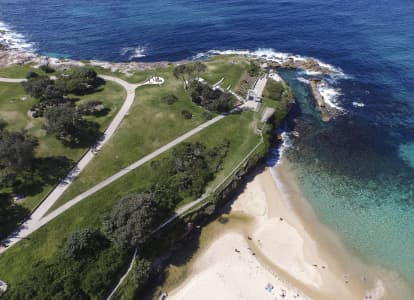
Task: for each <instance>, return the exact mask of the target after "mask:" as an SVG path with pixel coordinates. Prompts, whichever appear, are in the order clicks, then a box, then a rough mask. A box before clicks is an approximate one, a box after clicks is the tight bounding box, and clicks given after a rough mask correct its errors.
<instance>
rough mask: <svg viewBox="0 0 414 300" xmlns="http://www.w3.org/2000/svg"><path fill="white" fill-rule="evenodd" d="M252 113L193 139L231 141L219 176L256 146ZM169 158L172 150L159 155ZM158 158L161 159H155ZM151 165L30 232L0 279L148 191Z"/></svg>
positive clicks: (10, 254)
mask: <svg viewBox="0 0 414 300" xmlns="http://www.w3.org/2000/svg"><path fill="white" fill-rule="evenodd" d="M252 119H253V116H252V113H247V114H243V115H232V116H229V117H227V118H226V119H224V120H222V121H220V122H218V123H217V124H215V125H213V126H211V127H209V128H208V129H206V130H205V131H202V132H200V133H199V134H198V135H197V136H195V137H193V138H192V140H193V141H196V140H198V141H200V142H204V143H205V144H207V145H208V146H210V147H213V146H215V145H220V144H221V143H222V142H223V140H224V139H225V138H228V139H229V140H230V142H231V147H230V151H229V154H228V155H227V157H226V159H225V162H224V164H223V166H224V169H223V170H221V171H220V172H219V174H218V175H217V176H218V177H224V176H226V175H227V174H228V173H229V172H230V171H231V170H232V169H233V168H234V167H235V166H236V165H237V164H238V162H239V161H238V160H239V159H240V158H242V157H244V156H245V155H246V154H247V153H248V152H249V151H250V150H251V148H252V147H253V146H254V145H255V144H256V143H257V141H258V137H257V136H256V135H255V134H254V133H253V131H252V130H251V128H252V124H251V122H252ZM167 155H171V151H169V152H167V153H165V154H163V155H162V157H166V156H167ZM158 159H160V158H158ZM152 173H153V172H151V167H150V164H149V163H147V164H146V165H144V166H142V167H141V168H138V169H136V170H134V171H133V172H131V173H129V174H128V175H126V176H124V177H122V178H121V179H119V180H118V181H116V182H114V183H113V184H111V185H109V186H108V187H106V188H105V189H103V190H101V191H99V192H97V193H96V194H94V195H92V196H91V197H89V198H88V199H85V200H84V201H82V202H81V203H79V204H78V205H76V206H75V207H73V208H71V209H70V210H68V211H67V212H65V213H64V214H62V215H61V216H59V217H58V218H56V219H55V220H53V221H52V222H50V223H49V224H47V225H46V226H44V227H42V228H41V229H39V230H38V231H36V232H35V233H33V234H32V235H31V236H30V237H29V238H28V239H27V240H24V241H21V242H20V243H19V244H17V245H16V246H14V247H13V248H11V249H10V250H9V251H7V252H6V253H4V254H3V255H1V256H0V278H1V279H2V280H5V281H7V282H9V283H11V284H13V283H15V282H17V281H18V279H19V278H20V277H21V275H22V274H23V273H24V272H25V271H27V268H28V266H31V265H32V264H33V263H35V262H36V261H38V260H39V259H46V260H50V259H53V257H54V256H55V254H56V252H57V251H58V250H59V245H60V244H62V242H63V240H64V239H65V238H66V237H67V236H68V234H69V233H70V232H72V231H73V230H76V229H79V228H82V227H85V226H92V227H99V226H100V223H101V218H102V216H103V215H104V214H105V213H107V212H109V211H110V209H111V207H112V206H113V204H114V203H115V202H116V200H118V199H119V198H120V197H122V196H124V195H127V194H130V193H133V192H141V191H144V190H145V189H147V188H148V187H149V185H150V182H151V181H152V180H154V179H155V178H151V174H152Z"/></svg>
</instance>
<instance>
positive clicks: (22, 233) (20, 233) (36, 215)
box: [0, 75, 153, 253]
mask: <svg viewBox="0 0 414 300" xmlns="http://www.w3.org/2000/svg"><path fill="white" fill-rule="evenodd" d="M99 76H100V77H102V78H103V79H105V80H108V81H113V82H115V83H118V84H119V85H121V86H122V87H123V88H124V89H125V91H126V93H127V96H126V98H125V101H124V104H123V105H122V107H121V109H120V110H119V112H118V113H117V114H116V116H115V117H114V119H113V120H112V122H111V123H110V124H109V126H108V128H107V129H106V130H105V132H104V134H103V136H102V137H101V139H100V140H99V141H98V142H97V144H95V145H94V146H93V147H92V148H90V149H89V151H88V152H87V153H86V154H85V155H84V156H83V157H82V159H81V160H80V161H79V162H78V163H77V164H76V165H75V166H74V168H73V169H72V170H71V171H70V172H69V174H68V175H67V176H66V177H65V178H64V179H63V180H62V181H61V182H60V183H59V184H58V185H57V186H56V188H55V189H54V190H53V191H52V192H51V193H50V194H49V195H48V196H47V197H46V198H45V199H44V201H42V203H41V204H40V205H39V206H38V207H37V208H36V209H35V211H34V212H33V213H32V215H31V216H30V218H29V219H28V220H27V221H26V222H24V223H23V224H22V225H21V227H20V228H19V229H18V230H17V231H16V232H15V233H13V234H12V235H11V236H10V237H9V239H8V240H7V244H8V245H10V246H11V245H13V244H15V243H16V242H17V241H19V240H20V239H22V238H24V237H26V236H27V235H28V234H30V233H32V232H33V231H34V230H36V229H37V228H39V225H40V224H42V222H40V220H41V219H42V217H43V216H44V215H45V214H46V212H47V211H48V210H49V209H50V208H51V207H52V206H53V204H55V202H56V201H57V200H58V199H59V198H60V196H61V195H62V194H63V193H64V192H65V191H66V189H67V188H68V187H69V186H70V184H71V183H72V182H73V181H74V180H75V178H76V177H77V176H78V175H79V174H80V173H81V172H82V170H83V169H85V167H86V166H87V165H88V164H89V162H90V161H91V160H92V159H93V158H94V156H95V153H96V152H97V151H99V150H100V149H101V148H102V146H103V145H104V144H105V143H106V142H107V141H108V140H109V139H110V138H111V136H112V135H113V134H114V132H115V131H116V129H117V128H118V127H119V125H120V123H121V122H122V120H123V119H124V117H125V115H126V114H127V113H128V111H129V109H130V107H131V106H132V104H133V102H134V99H135V89H136V88H137V87H140V86H142V85H146V84H153V83H152V82H144V83H142V84H130V83H128V82H126V81H125V80H122V79H119V78H116V77H112V76H105V75H99ZM25 80H26V79H14V78H13V79H12V78H1V77H0V82H10V83H20V82H23V81H25ZM6 249H7V248H6ZM6 249H5V248H0V253H2V252H4V251H5V250H6Z"/></svg>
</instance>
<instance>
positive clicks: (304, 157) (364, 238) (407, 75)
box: [0, 0, 414, 286]
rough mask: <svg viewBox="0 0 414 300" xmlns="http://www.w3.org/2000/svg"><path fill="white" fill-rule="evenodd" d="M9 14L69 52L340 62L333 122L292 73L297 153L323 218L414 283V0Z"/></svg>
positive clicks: (14, 25) (49, 48)
mask: <svg viewBox="0 0 414 300" xmlns="http://www.w3.org/2000/svg"><path fill="white" fill-rule="evenodd" d="M0 22H2V23H0V27H1V26H7V27H8V28H9V29H10V30H13V31H14V32H15V33H19V34H20V35H16V34H15V35H14V36H13V38H15V39H20V41H19V42H20V45H21V46H22V47H27V48H28V47H32V48H33V49H35V50H36V51H37V52H40V53H43V54H47V55H52V56H59V57H70V58H74V59H99V60H112V61H129V60H137V61H159V60H179V59H186V58H192V57H194V56H196V55H197V54H199V53H200V52H206V51H209V50H212V49H216V50H229V49H238V50H240V49H244V50H251V51H254V50H257V49H268V50H266V51H271V50H269V49H273V50H274V51H278V52H287V53H293V54H298V55H302V56H308V57H315V58H317V59H319V60H321V61H323V62H325V63H328V64H331V65H333V66H335V67H338V68H340V69H341V70H342V71H343V73H344V74H346V77H344V78H342V79H339V78H338V79H337V80H336V81H332V82H331V85H332V87H333V88H335V89H338V90H337V92H338V98H337V104H338V105H339V106H340V107H341V108H342V109H343V111H342V113H341V114H340V115H339V116H338V117H337V118H336V119H335V120H333V121H331V122H329V123H323V122H321V121H320V118H319V116H318V114H317V113H316V112H315V109H314V104H313V102H312V99H311V97H310V95H309V88H308V87H307V85H306V84H305V83H303V81H304V80H303V78H302V80H298V78H299V79H300V78H301V76H302V75H301V74H300V73H298V72H285V73H284V74H283V76H284V77H285V78H286V79H288V80H289V82H290V83H291V85H292V86H293V88H294V91H295V96H296V98H297V101H298V106H297V107H296V108H295V109H294V110H293V111H292V115H291V122H290V126H291V127H292V126H294V129H295V130H297V131H298V132H299V133H300V137H299V138H297V139H294V140H292V144H293V146H292V147H291V148H290V149H289V150H288V151H287V158H288V159H289V160H291V161H292V164H293V166H294V170H295V172H296V174H297V176H298V179H299V182H300V184H301V187H302V189H303V191H304V193H305V195H306V197H307V198H308V199H309V201H310V202H311V204H312V205H313V207H314V208H315V210H316V212H317V214H318V215H319V216H320V218H321V221H322V222H324V223H326V224H328V225H329V226H331V227H333V228H334V229H335V230H336V231H337V232H338V233H339V234H340V236H341V237H342V238H343V240H344V241H345V242H346V244H347V245H348V246H349V247H350V248H351V249H352V250H353V251H354V252H356V253H358V254H359V255H360V256H361V257H363V258H364V259H366V260H368V261H369V262H372V263H375V264H381V265H384V266H386V267H389V268H391V269H394V270H397V271H398V272H400V273H401V274H403V276H404V277H405V278H406V279H407V280H409V281H410V282H411V284H412V285H413V286H414V1H412V0H393V1H387V0H376V1H368V0H366V1H362V0H352V1H346V0H345V1H344V0H341V1H337V0H332V1H322V0H285V1H276V0H274V1H271V0H263V1H247V0H229V1H217V0H215V1H214V0H203V1H199V0H198V1H188V0H176V1H161V0H152V1H132V0H123V1H113V0H99V1H97V0H89V1H80V0H71V1H48V0H38V1H32V0H0ZM304 76H305V75H304ZM293 119H295V122H293Z"/></svg>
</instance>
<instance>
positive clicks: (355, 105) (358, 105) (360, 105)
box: [352, 101, 365, 107]
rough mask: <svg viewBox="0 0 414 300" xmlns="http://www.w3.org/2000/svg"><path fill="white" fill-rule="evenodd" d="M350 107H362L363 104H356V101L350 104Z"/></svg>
mask: <svg viewBox="0 0 414 300" xmlns="http://www.w3.org/2000/svg"><path fill="white" fill-rule="evenodd" d="M352 105H353V106H354V107H364V106H365V104H364V103H362V102H356V101H354V102H352Z"/></svg>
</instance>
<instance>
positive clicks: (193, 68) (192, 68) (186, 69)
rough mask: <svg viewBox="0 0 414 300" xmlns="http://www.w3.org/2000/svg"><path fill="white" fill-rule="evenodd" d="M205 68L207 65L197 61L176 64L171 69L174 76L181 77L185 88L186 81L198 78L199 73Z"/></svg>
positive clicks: (186, 86) (186, 85)
mask: <svg viewBox="0 0 414 300" xmlns="http://www.w3.org/2000/svg"><path fill="white" fill-rule="evenodd" d="M206 70H207V66H206V65H205V64H203V63H202V62H199V61H198V62H196V63H194V64H185V65H184V64H183V65H178V66H176V67H175V68H174V70H173V74H174V76H175V77H176V78H178V79H181V80H182V81H183V82H184V86H185V88H186V89H187V88H188V84H187V83H188V82H191V81H193V80H196V79H198V78H199V77H200V75H201V73H203V72H205V71H206Z"/></svg>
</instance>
